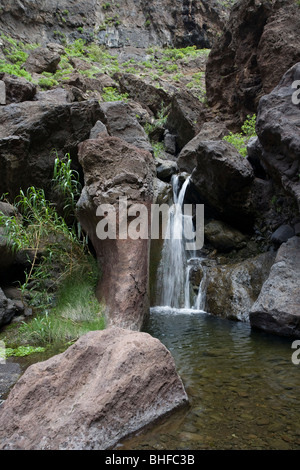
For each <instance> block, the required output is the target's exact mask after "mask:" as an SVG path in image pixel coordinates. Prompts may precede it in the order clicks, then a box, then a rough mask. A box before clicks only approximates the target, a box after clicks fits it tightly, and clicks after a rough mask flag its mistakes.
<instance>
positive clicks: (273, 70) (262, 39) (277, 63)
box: [206, 0, 300, 123]
mask: <svg viewBox="0 0 300 470" xmlns="http://www.w3.org/2000/svg"><path fill="white" fill-rule="evenodd" d="M298 34H299V6H298V5H296V2H295V1H294V0H286V1H283V0H275V1H274V2H267V1H262V0H259V1H257V0H240V1H238V2H236V3H235V4H234V5H233V7H232V10H231V14H230V19H229V21H228V23H227V25H226V28H225V31H224V33H223V34H222V36H221V37H220V38H219V39H218V40H217V41H216V42H215V44H214V46H213V48H212V50H211V53H210V55H209V58H208V63H207V68H206V90H207V99H208V103H209V105H210V106H213V107H216V108H219V109H220V110H221V111H224V112H228V113H230V114H236V118H237V123H242V122H243V121H244V120H245V118H246V115H247V114H248V113H255V112H256V108H257V105H258V101H259V98H260V97H261V96H262V95H264V94H265V93H269V92H270V91H271V90H272V89H273V88H274V87H275V86H276V85H277V84H278V82H279V80H280V78H281V77H282V74H283V73H284V72H285V71H286V70H288V69H289V68H290V67H291V66H292V65H293V64H294V63H295V62H297V61H299V60H300V45H299V41H298Z"/></svg>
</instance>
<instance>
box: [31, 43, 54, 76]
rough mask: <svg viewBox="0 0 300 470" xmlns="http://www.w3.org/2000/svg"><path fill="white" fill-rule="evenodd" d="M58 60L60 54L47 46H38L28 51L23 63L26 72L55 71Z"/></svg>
mask: <svg viewBox="0 0 300 470" xmlns="http://www.w3.org/2000/svg"><path fill="white" fill-rule="evenodd" d="M59 62H60V54H59V53H58V52H56V51H53V50H51V49H48V48H47V47H38V48H36V49H34V50H33V51H31V52H30V54H29V56H28V57H27V60H26V62H25V64H24V68H25V70H27V72H31V73H32V72H33V73H43V72H50V73H55V72H56V70H57V67H58V64H59Z"/></svg>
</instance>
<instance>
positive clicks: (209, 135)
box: [177, 119, 229, 173]
mask: <svg viewBox="0 0 300 470" xmlns="http://www.w3.org/2000/svg"><path fill="white" fill-rule="evenodd" d="M228 133H229V131H228V129H227V127H226V124H225V123H224V122H223V121H218V120H217V119H216V120H212V121H208V122H205V123H204V124H203V125H202V127H201V130H200V132H198V134H197V135H196V136H195V137H194V138H193V139H191V140H190V141H189V142H188V143H187V144H186V145H185V146H184V147H183V149H182V150H181V152H180V154H179V155H178V160H177V163H178V167H179V169H180V171H186V172H187V173H192V171H193V169H194V168H195V166H196V165H197V151H198V150H197V149H198V145H199V144H201V142H202V141H204V140H221V139H222V138H223V137H224V136H225V135H226V134H228Z"/></svg>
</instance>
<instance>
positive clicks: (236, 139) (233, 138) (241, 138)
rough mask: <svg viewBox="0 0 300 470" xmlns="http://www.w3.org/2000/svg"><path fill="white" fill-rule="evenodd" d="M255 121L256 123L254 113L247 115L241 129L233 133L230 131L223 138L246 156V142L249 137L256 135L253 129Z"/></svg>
mask: <svg viewBox="0 0 300 470" xmlns="http://www.w3.org/2000/svg"><path fill="white" fill-rule="evenodd" d="M255 123H256V115H255V114H253V115H252V116H250V115H248V116H247V119H246V120H245V122H244V124H243V125H242V128H241V131H242V132H238V133H235V134H233V133H232V132H230V133H229V135H226V136H225V137H223V140H225V141H226V142H229V143H230V144H232V145H233V146H234V147H235V148H236V149H237V150H238V151H239V153H240V154H241V155H242V156H243V157H246V156H247V144H248V142H249V139H250V138H251V137H255V136H256V131H255Z"/></svg>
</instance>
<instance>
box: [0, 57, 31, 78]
mask: <svg viewBox="0 0 300 470" xmlns="http://www.w3.org/2000/svg"><path fill="white" fill-rule="evenodd" d="M0 72H3V73H7V74H9V75H16V76H17V77H24V78H26V80H28V81H32V76H31V74H30V73H29V72H27V71H26V70H24V69H22V68H21V67H20V65H18V64H10V63H9V62H6V61H5V60H3V59H0Z"/></svg>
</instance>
